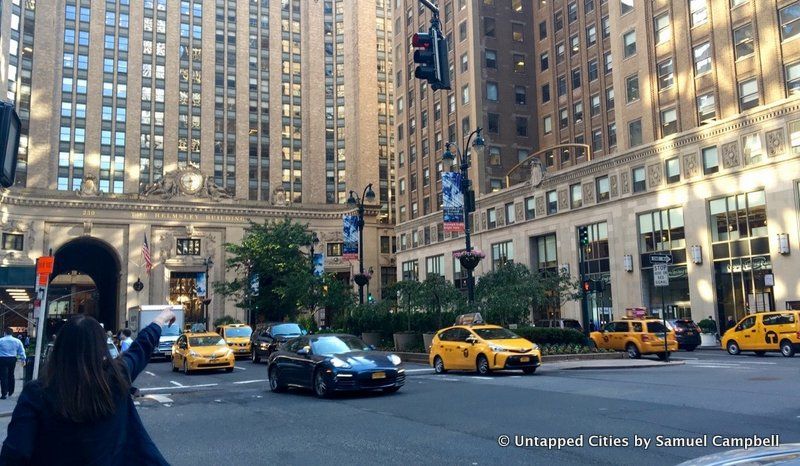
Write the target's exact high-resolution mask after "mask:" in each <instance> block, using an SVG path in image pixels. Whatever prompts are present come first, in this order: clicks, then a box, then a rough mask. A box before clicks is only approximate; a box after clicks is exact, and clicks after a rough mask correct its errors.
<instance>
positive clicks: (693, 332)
mask: <svg viewBox="0 0 800 466" xmlns="http://www.w3.org/2000/svg"><path fill="white" fill-rule="evenodd" d="M667 323H668V324H669V326H670V328H671V329H672V330H674V331H675V339H676V340H678V348H679V349H685V350H686V351H694V349H695V348H697V347H698V346H700V327H698V326H697V324H695V323H694V321H693V320H691V319H675V320H669V319H668V320H667Z"/></svg>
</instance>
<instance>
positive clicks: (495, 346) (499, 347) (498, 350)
mask: <svg viewBox="0 0 800 466" xmlns="http://www.w3.org/2000/svg"><path fill="white" fill-rule="evenodd" d="M489 349H490V350H492V351H495V352H498V353H501V352H503V351H506V349H505V348H503V347H502V346H497V345H489Z"/></svg>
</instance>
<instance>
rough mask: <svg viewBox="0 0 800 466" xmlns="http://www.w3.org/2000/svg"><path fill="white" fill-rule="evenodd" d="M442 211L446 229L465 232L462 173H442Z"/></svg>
mask: <svg viewBox="0 0 800 466" xmlns="http://www.w3.org/2000/svg"><path fill="white" fill-rule="evenodd" d="M442 203H443V204H444V206H443V208H442V213H443V214H444V231H450V232H456V233H463V232H464V193H463V191H461V173H457V172H444V173H442Z"/></svg>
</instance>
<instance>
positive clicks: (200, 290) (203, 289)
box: [195, 272, 208, 298]
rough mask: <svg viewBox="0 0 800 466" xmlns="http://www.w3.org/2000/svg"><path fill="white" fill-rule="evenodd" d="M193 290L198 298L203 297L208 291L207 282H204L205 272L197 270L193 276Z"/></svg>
mask: <svg viewBox="0 0 800 466" xmlns="http://www.w3.org/2000/svg"><path fill="white" fill-rule="evenodd" d="M195 292H196V293H197V297H198V298H205V297H206V294H207V292H208V288H207V283H206V273H205V272H198V273H197V276H196V277H195Z"/></svg>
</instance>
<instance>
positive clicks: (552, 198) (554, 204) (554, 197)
mask: <svg viewBox="0 0 800 466" xmlns="http://www.w3.org/2000/svg"><path fill="white" fill-rule="evenodd" d="M555 213H558V194H557V193H556V192H555V190H553V191H548V192H547V215H553V214H555Z"/></svg>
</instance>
